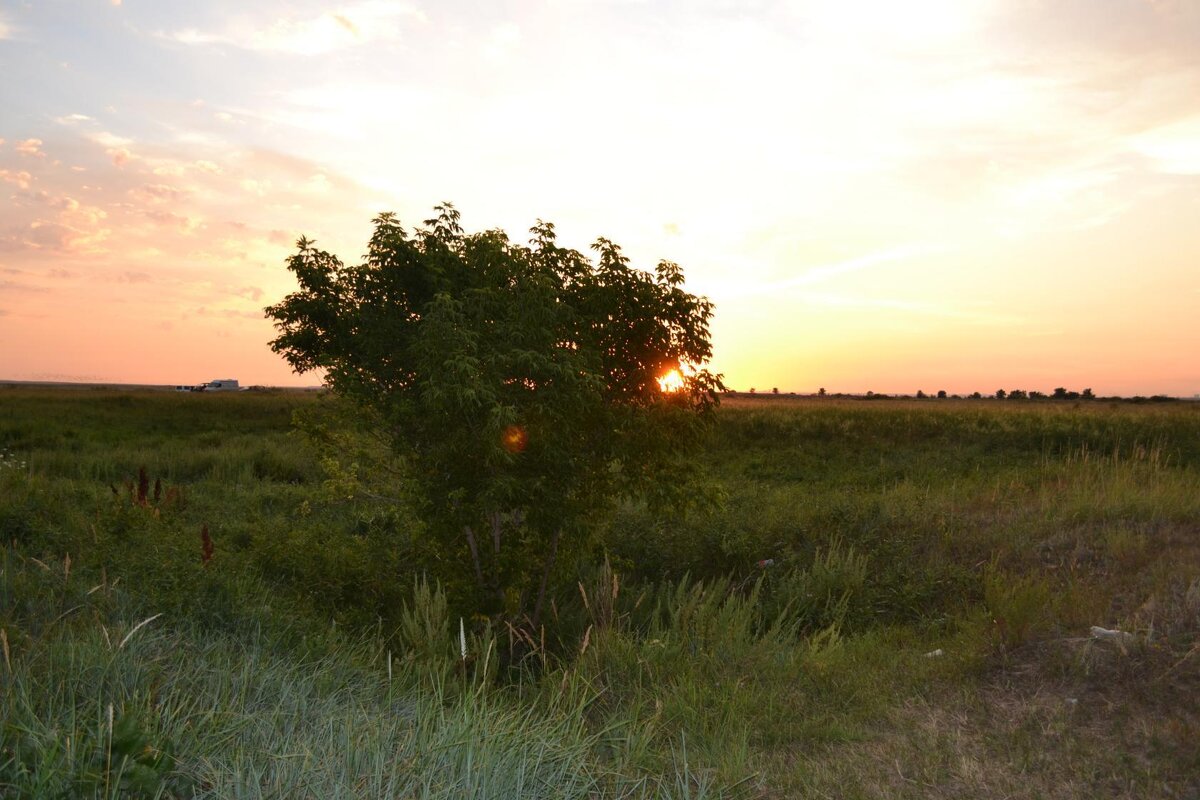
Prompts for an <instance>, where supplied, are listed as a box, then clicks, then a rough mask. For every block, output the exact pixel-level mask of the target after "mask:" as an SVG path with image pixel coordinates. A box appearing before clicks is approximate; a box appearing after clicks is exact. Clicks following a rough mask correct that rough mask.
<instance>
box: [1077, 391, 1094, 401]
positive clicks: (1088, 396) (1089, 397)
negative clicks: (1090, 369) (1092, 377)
mask: <svg viewBox="0 0 1200 800" xmlns="http://www.w3.org/2000/svg"><path fill="white" fill-rule="evenodd" d="M1080 397H1082V398H1083V399H1084V400H1095V399H1096V395H1094V394H1092V390H1091V389H1084V390H1083V394H1081V395H1080Z"/></svg>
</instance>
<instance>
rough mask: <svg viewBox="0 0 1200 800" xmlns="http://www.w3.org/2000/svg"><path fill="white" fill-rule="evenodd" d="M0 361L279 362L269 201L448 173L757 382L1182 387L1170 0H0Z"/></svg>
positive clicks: (323, 215)
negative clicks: (675, 296)
mask: <svg viewBox="0 0 1200 800" xmlns="http://www.w3.org/2000/svg"><path fill="white" fill-rule="evenodd" d="M0 76H3V77H2V78H0V379H8V380H62V381H86V382H92V381H111V382H129V383H184V382H187V383H194V382H198V381H202V380H203V381H206V380H209V379H212V378H224V377H232V378H238V379H239V380H240V381H241V382H242V383H243V384H271V385H311V384H313V383H316V382H318V381H319V378H317V377H314V376H312V375H305V376H297V375H294V374H292V373H291V372H290V370H289V368H288V367H287V365H286V364H285V363H284V362H283V360H282V359H281V358H279V357H278V356H276V355H275V354H274V353H272V352H271V351H270V348H269V347H268V342H269V341H270V340H271V338H272V337H273V335H274V331H273V329H272V327H271V324H270V322H269V321H267V320H266V319H265V318H264V316H263V313H262V309H263V307H264V306H266V305H268V304H270V303H274V302H277V301H278V300H279V299H280V298H282V297H283V296H284V295H285V294H286V293H287V292H288V291H290V290H291V289H292V288H294V283H293V282H292V281H291V279H290V275H289V273H288V272H287V271H286V269H285V266H284V260H285V259H286V258H287V256H288V255H289V254H290V253H291V252H292V251H293V249H294V243H295V241H296V239H297V238H298V237H299V236H300V235H302V234H303V235H306V236H308V237H310V238H313V239H316V240H317V243H318V246H320V247H322V248H324V249H328V250H330V251H332V252H335V253H337V254H339V255H340V256H341V257H342V258H343V259H344V260H346V261H348V262H356V261H357V260H358V259H359V258H360V257H361V254H362V253H363V252H364V251H365V249H366V241H367V238H368V236H369V234H370V228H371V223H370V221H371V219H372V217H374V216H375V215H376V214H378V213H379V212H381V211H394V212H396V213H397V214H398V215H399V217H400V219H401V221H402V222H404V223H407V224H408V225H410V226H412V225H414V224H416V223H419V222H420V221H421V220H423V219H426V218H427V217H428V216H430V210H431V209H432V207H433V206H434V205H435V204H437V203H439V202H442V201H451V202H453V203H454V204H455V205H456V206H457V207H458V209H459V210H460V211H461V212H462V215H463V223H464V225H465V227H466V228H467V229H468V230H485V229H489V228H496V227H500V228H503V229H505V230H506V231H508V233H509V234H510V236H511V237H512V238H514V239H517V240H519V241H521V240H524V239H525V238H526V236H525V232H526V231H527V230H528V229H529V227H530V226H531V225H533V224H534V223H535V222H536V221H537V220H538V219H544V220H548V221H552V222H554V223H555V225H556V227H557V229H558V231H559V234H560V241H561V242H562V243H563V244H564V245H566V246H569V247H574V248H577V249H580V250H586V248H587V246H588V245H589V244H590V243H591V242H592V241H594V240H595V239H596V238H597V237H599V236H605V237H607V238H609V239H611V240H613V241H616V242H617V243H619V244H620V245H621V246H622V247H623V248H624V250H625V252H626V254H627V255H629V256H630V257H631V259H632V260H633V263H634V265H635V266H640V267H642V268H645V269H652V268H653V266H654V264H655V263H656V262H657V261H658V260H660V259H670V260H672V261H676V262H678V263H680V264H681V265H682V267H683V269H684V271H685V273H686V276H687V286H688V288H689V290H691V291H693V292H696V293H700V294H704V295H706V296H708V297H709V298H710V299H712V300H713V302H714V303H715V304H716V313H715V317H714V319H713V327H712V334H713V344H714V359H713V363H712V367H713V368H714V369H715V370H717V371H719V372H722V373H724V375H725V379H726V382H727V384H729V385H730V386H731V387H732V388H735V389H741V390H747V389H749V388H751V387H754V388H757V390H758V391H760V392H761V391H769V390H770V389H771V388H779V390H780V391H784V392H788V391H796V392H813V391H816V390H817V389H818V388H819V387H825V388H827V390H828V391H830V392H835V391H841V392H865V391H868V390H871V391H875V392H888V393H915V392H916V391H917V390H923V391H925V392H927V393H932V392H935V391H937V390H946V391H949V392H951V393H966V392H972V391H982V392H985V393H991V392H994V391H995V390H996V389H1000V388H1004V389H1009V390H1011V389H1015V388H1021V389H1026V390H1029V389H1035V390H1039V391H1045V392H1049V391H1052V390H1053V389H1054V388H1055V387H1058V386H1064V387H1067V388H1069V389H1074V390H1081V389H1083V388H1085V387H1086V388H1092V389H1093V390H1094V391H1095V392H1096V393H1097V394H1104V395H1106V394H1124V395H1132V394H1145V395H1149V394H1171V395H1183V396H1192V395H1193V394H1196V393H1200V0H903V2H895V1H894V0H877V1H869V0H830V1H829V2H818V1H817V0H780V1H779V2H768V1H767V0H741V1H740V2H737V1H735V0H646V1H645V2H638V1H637V0H543V1H542V2H534V1H533V0H531V1H530V2H506V1H505V0H494V1H493V2H460V1H459V0H439V1H438V2H432V0H413V2H391V0H346V1H345V2H331V1H330V0H320V1H317V2H308V1H307V0H293V1H291V2H281V1H280V0H261V1H256V2H254V3H246V2H242V1H241V0H187V1H186V2H183V1H177V0H74V1H73V2H68V1H67V0H37V2H20V1H19V0H0Z"/></svg>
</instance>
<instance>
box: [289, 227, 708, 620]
mask: <svg viewBox="0 0 1200 800" xmlns="http://www.w3.org/2000/svg"><path fill="white" fill-rule="evenodd" d="M436 210H437V212H438V215H437V216H436V217H435V218H433V219H430V220H427V221H426V222H425V227H422V228H418V229H417V230H416V231H415V232H414V233H413V234H412V235H411V236H410V235H409V233H408V232H407V231H405V229H404V228H403V227H401V225H400V223H399V221H398V220H397V219H396V218H395V217H394V216H393V215H391V214H383V215H381V216H379V217H378V218H376V219H375V231H374V234H373V235H372V237H371V241H370V243H369V245H368V250H367V255H366V260H365V261H364V263H362V264H361V265H358V266H347V265H344V264H343V263H342V262H341V261H339V260H338V259H337V258H336V257H335V256H333V255H331V254H330V253H327V252H324V251H321V250H317V249H315V248H314V247H313V246H312V243H311V242H309V241H308V240H306V239H301V240H300V242H299V250H298V252H297V253H296V254H295V255H294V256H292V257H291V258H290V259H289V260H288V268H289V269H290V270H291V271H292V272H293V273H294V275H295V277H296V279H297V281H298V282H299V284H300V290H299V291H298V292H295V293H293V294H291V295H289V296H288V297H286V298H285V299H284V300H283V301H281V302H280V303H278V304H277V305H274V306H271V307H270V308H268V309H267V310H266V313H267V315H268V316H269V317H270V318H272V319H273V320H274V321H275V324H276V328H277V329H278V331H279V335H278V337H277V338H276V339H275V340H274V341H273V342H272V348H273V349H274V350H275V351H276V352H278V353H281V354H282V355H283V356H284V357H285V358H286V359H287V360H288V362H289V363H290V364H291V365H292V367H293V368H294V369H295V370H296V371H297V372H308V371H312V370H323V371H324V374H325V380H326V382H327V383H328V385H329V386H330V387H332V388H333V389H334V390H335V391H336V392H337V393H338V394H339V395H341V396H342V397H345V398H347V399H348V400H350V401H351V402H353V403H354V404H356V405H357V406H359V407H361V408H362V409H364V410H365V412H366V413H367V414H369V415H370V417H371V419H372V420H374V421H376V422H377V424H378V426H379V430H382V431H386V435H387V437H388V439H389V441H390V442H391V444H392V446H393V448H394V449H395V451H396V454H397V456H398V457H399V459H400V460H401V462H402V463H403V466H404V468H405V475H404V478H405V480H406V481H407V482H409V483H410V484H411V485H412V486H413V487H414V488H413V492H412V494H413V496H414V497H416V498H418V499H419V501H420V512H421V515H422V516H423V518H425V519H427V520H428V521H429V522H430V534H431V535H437V536H439V537H440V542H439V544H440V547H439V549H440V550H441V552H443V553H458V554H460V563H461V564H463V572H464V573H465V572H466V570H468V569H470V568H471V567H470V566H467V565H468V564H469V565H471V566H473V568H474V572H475V576H476V578H477V580H478V582H479V584H480V588H481V590H482V589H484V588H486V589H487V590H488V591H489V593H490V604H491V606H490V607H491V609H492V610H493V611H507V612H508V613H509V615H510V616H512V615H513V612H515V611H520V610H525V609H528V608H529V602H528V598H529V597H530V596H531V595H532V594H533V592H534V591H535V588H536V579H537V574H538V569H537V565H541V564H545V565H546V569H547V570H548V569H549V567H550V566H551V564H552V562H553V560H554V556H555V554H556V553H557V551H558V550H559V549H560V548H562V549H564V550H570V549H578V547H580V546H581V544H582V543H583V541H584V540H583V539H582V538H581V537H582V534H583V533H584V532H585V531H586V530H587V527H588V523H589V522H590V520H591V519H593V518H594V517H595V516H596V515H597V514H599V513H602V512H603V511H605V510H606V509H607V508H608V507H609V506H610V505H611V503H612V501H613V499H614V498H615V497H618V496H620V495H630V494H643V495H649V496H651V497H654V498H656V499H675V500H679V499H681V498H683V497H686V493H685V491H684V484H685V478H686V477H687V476H688V475H689V474H690V473H691V472H692V471H693V469H694V466H695V463H696V462H695V460H694V458H690V456H694V453H695V445H696V443H697V434H698V433H699V432H700V430H701V428H702V426H703V423H704V422H705V420H707V419H708V418H709V417H710V412H711V410H712V409H713V407H714V406H715V405H716V402H717V395H716V392H717V391H718V390H719V389H720V388H722V387H721V383H720V380H719V378H718V377H717V376H715V375H712V374H711V373H709V372H707V371H706V370H704V369H701V368H700V367H701V366H702V365H703V364H704V362H705V361H706V360H707V359H708V358H709V356H710V354H711V346H710V344H709V331H708V322H709V319H710V317H711V315H712V306H711V304H710V303H709V302H707V301H706V300H704V299H702V298H698V297H696V296H694V295H691V294H689V293H687V292H686V291H684V290H683V288H682V285H683V272H682V270H680V268H679V267H678V266H677V265H675V264H672V263H670V262H665V261H664V262H660V263H659V264H658V266H657V267H656V269H655V271H654V273H653V274H651V273H647V272H642V271H639V270H635V269H632V268H631V267H630V266H629V263H628V259H627V258H626V257H625V256H624V255H623V254H622V253H621V250H620V248H619V247H617V246H616V245H615V244H613V243H612V242H610V241H608V240H606V239H599V240H597V242H596V244H595V245H593V249H595V250H596V251H597V254H598V259H597V262H596V263H594V264H593V263H592V262H591V261H589V260H588V259H587V258H585V257H584V256H583V255H582V254H580V253H578V252H576V251H573V250H567V249H564V248H561V247H559V246H558V245H557V243H556V240H555V234H554V227H553V226H552V225H550V224H548V223H541V222H539V223H538V225H536V226H535V227H534V228H533V230H532V235H533V239H532V241H531V244H530V246H522V245H518V244H515V243H513V242H511V241H509V239H508V237H507V236H506V235H505V234H504V233H503V232H502V231H496V230H493V231H487V232H484V233H478V234H471V235H467V234H465V233H464V232H463V230H462V228H461V226H460V225H459V214H458V212H457V211H455V210H454V209H453V207H451V206H449V205H443V206H438V207H437V209H436ZM681 368H682V369H684V372H685V376H684V385H683V388H682V389H681V390H680V391H677V392H673V393H670V394H667V393H664V392H663V391H662V390H661V389H660V387H659V385H658V378H659V377H660V376H661V375H663V374H664V373H665V372H666V371H667V370H670V369H676V370H678V369H681ZM464 545H465V550H464ZM468 553H469V560H468ZM540 599H541V593H540V591H539V601H538V605H537V607H536V608H540ZM514 606H515V608H514ZM537 616H538V611H537V610H534V617H535V618H536V617H537Z"/></svg>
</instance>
